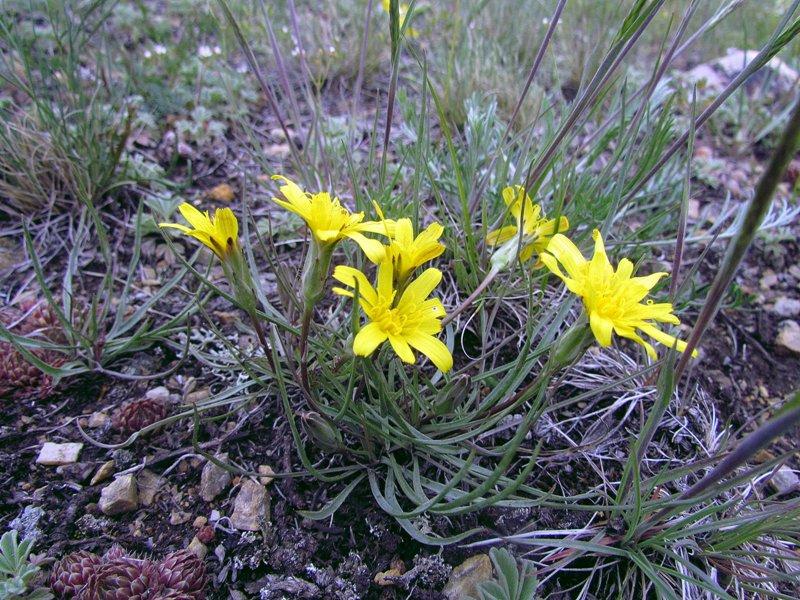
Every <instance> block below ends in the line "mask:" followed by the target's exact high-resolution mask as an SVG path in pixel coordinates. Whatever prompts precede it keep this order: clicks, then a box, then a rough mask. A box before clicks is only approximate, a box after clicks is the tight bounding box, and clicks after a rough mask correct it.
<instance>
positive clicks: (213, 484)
mask: <svg viewBox="0 0 800 600" xmlns="http://www.w3.org/2000/svg"><path fill="white" fill-rule="evenodd" d="M216 458H218V459H219V460H220V461H222V462H224V461H226V460H228V455H227V454H220V455H219V456H217V457H216ZM230 483H231V472H230V471H228V470H227V469H223V468H222V467H218V466H217V465H215V464H214V463H213V462H211V461H208V462H207V463H206V464H205V465H204V466H203V471H202V473H200V497H201V498H202V499H203V500H204V501H206V502H211V501H212V500H213V499H214V498H216V497H217V496H219V495H220V494H221V493H222V492H223V490H224V489H225V488H226V487H228V486H229V485H230Z"/></svg>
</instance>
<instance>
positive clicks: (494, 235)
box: [486, 225, 517, 246]
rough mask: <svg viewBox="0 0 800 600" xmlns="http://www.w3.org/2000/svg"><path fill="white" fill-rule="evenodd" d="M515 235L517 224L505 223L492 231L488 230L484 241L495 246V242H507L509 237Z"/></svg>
mask: <svg viewBox="0 0 800 600" xmlns="http://www.w3.org/2000/svg"><path fill="white" fill-rule="evenodd" d="M515 235H517V226H516V225H506V226H504V227H501V228H500V229H495V230H494V231H490V232H489V233H487V234H486V243H487V244H489V245H490V246H496V245H497V244H502V243H504V242H507V241H508V240H510V239H511V238H513V237H514V236H515Z"/></svg>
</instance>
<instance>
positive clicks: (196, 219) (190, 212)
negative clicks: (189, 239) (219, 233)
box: [178, 202, 213, 232]
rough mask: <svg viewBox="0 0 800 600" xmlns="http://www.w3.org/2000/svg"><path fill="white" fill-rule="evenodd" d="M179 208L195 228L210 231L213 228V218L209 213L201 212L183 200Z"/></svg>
mask: <svg viewBox="0 0 800 600" xmlns="http://www.w3.org/2000/svg"><path fill="white" fill-rule="evenodd" d="M178 210H180V211H181V214H182V215H183V218H184V219H186V220H187V221H188V222H189V225H191V226H192V227H194V228H195V229H199V230H201V231H208V232H210V231H211V230H212V229H213V226H212V225H211V219H210V218H209V217H208V213H203V212H200V211H199V210H197V209H196V208H195V207H194V206H192V205H191V204H189V203H188V202H183V203H182V204H181V205H180V206H179V207H178Z"/></svg>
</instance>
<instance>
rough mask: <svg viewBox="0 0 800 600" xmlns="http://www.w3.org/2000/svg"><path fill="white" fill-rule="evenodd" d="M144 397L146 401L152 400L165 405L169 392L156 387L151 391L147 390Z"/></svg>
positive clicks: (162, 387)
mask: <svg viewBox="0 0 800 600" xmlns="http://www.w3.org/2000/svg"><path fill="white" fill-rule="evenodd" d="M144 397H145V398H147V399H148V400H153V401H155V402H163V403H165V404H166V403H167V402H168V401H169V390H168V389H167V388H165V387H164V386H163V385H160V386H158V387H154V388H153V389H151V390H147V392H145V394H144Z"/></svg>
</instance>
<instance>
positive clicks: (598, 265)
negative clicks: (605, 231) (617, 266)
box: [589, 229, 614, 279]
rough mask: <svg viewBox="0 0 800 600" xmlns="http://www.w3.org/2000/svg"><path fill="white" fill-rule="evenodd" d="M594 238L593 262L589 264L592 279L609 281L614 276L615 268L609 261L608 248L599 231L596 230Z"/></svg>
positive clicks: (593, 234)
mask: <svg viewBox="0 0 800 600" xmlns="http://www.w3.org/2000/svg"><path fill="white" fill-rule="evenodd" d="M592 237H593V238H594V256H592V260H591V261H590V262H589V271H590V272H591V274H592V277H599V278H602V279H608V278H609V277H611V276H612V275H613V274H614V267H612V266H611V263H610V262H609V261H608V256H607V255H606V247H605V245H603V236H602V235H600V231H599V230H598V229H595V230H594V231H593V232H592Z"/></svg>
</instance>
